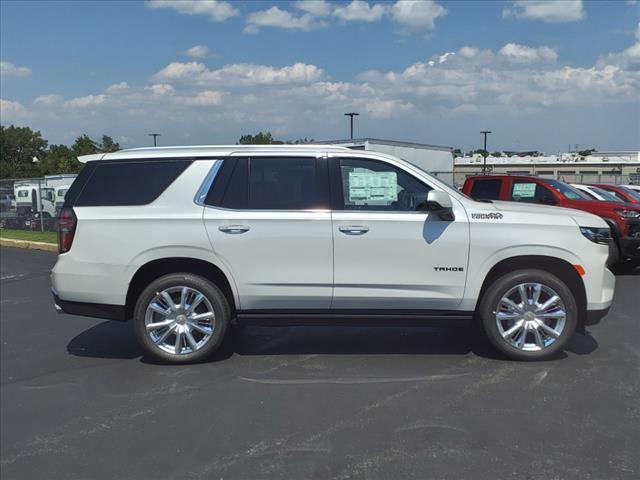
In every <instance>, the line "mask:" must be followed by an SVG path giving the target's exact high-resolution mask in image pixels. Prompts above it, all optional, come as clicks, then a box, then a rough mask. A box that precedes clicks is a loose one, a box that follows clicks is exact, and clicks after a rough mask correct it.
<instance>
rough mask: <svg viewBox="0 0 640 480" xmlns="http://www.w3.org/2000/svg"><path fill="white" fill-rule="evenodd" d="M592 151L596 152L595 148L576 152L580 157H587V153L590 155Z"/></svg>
mask: <svg viewBox="0 0 640 480" xmlns="http://www.w3.org/2000/svg"><path fill="white" fill-rule="evenodd" d="M594 152H597V150H596V149H595V148H589V149H588V150H580V151H579V152H578V155H580V156H581V157H588V156H589V155H591V154H592V153H594Z"/></svg>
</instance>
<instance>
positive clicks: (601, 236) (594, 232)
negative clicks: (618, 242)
mask: <svg viewBox="0 0 640 480" xmlns="http://www.w3.org/2000/svg"><path fill="white" fill-rule="evenodd" d="M580 232H581V233H582V235H584V236H585V237H587V238H588V239H589V240H591V241H592V242H594V243H599V244H601V245H608V244H609V241H610V240H611V231H610V230H609V229H608V228H595V227H580Z"/></svg>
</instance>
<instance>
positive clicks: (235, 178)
mask: <svg viewBox="0 0 640 480" xmlns="http://www.w3.org/2000/svg"><path fill="white" fill-rule="evenodd" d="M248 172H249V161H248V160H247V159H246V158H239V159H238V160H237V161H236V164H235V167H234V169H233V172H232V174H231V178H230V179H229V181H228V183H227V188H226V190H225V194H224V198H223V199H222V202H221V203H220V206H221V207H224V208H233V209H242V208H247V201H248V189H247V187H248V185H247V184H248V179H247V177H248Z"/></svg>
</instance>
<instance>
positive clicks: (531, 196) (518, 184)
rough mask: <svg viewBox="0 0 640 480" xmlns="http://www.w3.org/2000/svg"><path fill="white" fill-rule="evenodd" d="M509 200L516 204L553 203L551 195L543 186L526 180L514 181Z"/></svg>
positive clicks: (553, 199)
mask: <svg viewBox="0 0 640 480" xmlns="http://www.w3.org/2000/svg"><path fill="white" fill-rule="evenodd" d="M511 199H512V200H515V201H516V202H529V203H551V202H555V198H554V196H553V193H551V192H550V191H549V189H547V188H546V187H545V186H544V185H541V184H539V183H536V182H530V181H527V180H514V181H513V186H512V187H511Z"/></svg>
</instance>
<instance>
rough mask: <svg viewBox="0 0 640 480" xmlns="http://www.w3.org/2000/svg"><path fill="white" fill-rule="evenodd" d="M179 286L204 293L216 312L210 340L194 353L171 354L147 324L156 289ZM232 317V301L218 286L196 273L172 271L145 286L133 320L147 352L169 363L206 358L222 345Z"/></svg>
mask: <svg viewBox="0 0 640 480" xmlns="http://www.w3.org/2000/svg"><path fill="white" fill-rule="evenodd" d="M178 286H186V287H190V288H193V289H195V290H197V291H199V292H201V293H202V294H203V295H204V296H205V298H206V299H207V300H208V301H209V302H210V304H211V306H212V308H213V312H214V314H215V324H214V328H213V333H212V334H211V337H210V338H209V339H208V340H207V342H206V343H205V344H204V345H202V346H201V347H200V348H198V349H197V350H196V351H195V352H191V353H183V354H180V355H178V354H172V353H168V352H166V351H164V350H162V349H161V348H160V347H158V345H156V343H155V342H154V341H153V340H152V338H151V337H150V336H149V334H148V333H147V331H146V326H145V315H146V311H147V307H148V305H149V303H150V302H151V301H152V300H153V299H154V298H155V297H156V296H157V292H162V291H163V290H166V289H168V288H171V287H178ZM230 317H231V309H230V308H229V303H228V302H227V299H226V297H225V296H224V294H223V293H222V292H221V291H220V289H219V288H218V287H217V286H216V285H214V284H213V283H211V282H210V281H209V280H207V279H206V278H203V277H201V276H199V275H195V274H193V273H172V274H169V275H164V276H162V277H160V278H158V279H156V280H154V281H153V282H151V283H150V284H149V286H148V287H147V288H145V289H144V291H143V292H142V293H141V294H140V297H139V298H138V300H137V302H136V306H135V309H134V314H133V321H134V327H135V328H134V330H135V334H136V338H137V339H138V342H139V343H140V345H141V346H142V348H143V349H144V351H145V352H146V353H148V354H149V355H151V356H153V357H155V358H156V359H158V360H162V361H163V362H167V363H194V362H201V361H203V360H205V359H207V358H208V357H210V356H211V355H212V354H213V353H214V352H215V351H216V350H217V349H218V348H219V347H220V345H221V344H222V341H223V340H224V337H225V335H226V332H227V329H228V327H229V322H230ZM176 343H177V342H176Z"/></svg>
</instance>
